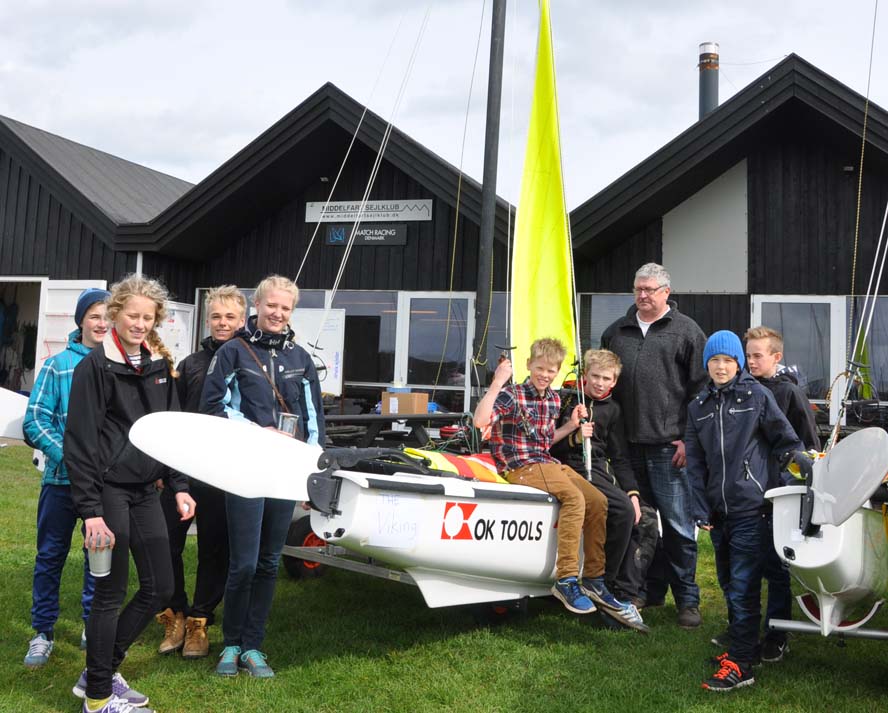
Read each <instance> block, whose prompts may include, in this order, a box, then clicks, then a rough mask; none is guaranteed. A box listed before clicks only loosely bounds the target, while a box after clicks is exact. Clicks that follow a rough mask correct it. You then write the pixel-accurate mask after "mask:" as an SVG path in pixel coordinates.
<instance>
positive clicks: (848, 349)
mask: <svg viewBox="0 0 888 713" xmlns="http://www.w3.org/2000/svg"><path fill="white" fill-rule="evenodd" d="M878 15H879V0H874V3H873V29H872V34H871V36H870V53H869V66H868V68H867V79H866V96H865V98H864V105H863V126H862V128H861V134H860V164H859V168H858V176H857V208H856V212H855V217H854V248H853V251H852V257H851V290H850V300H849V303H850V304H849V307H848V326H849V329H848V341H847V344H846V346H845V355H846V364H847V368H846V369H845V371H844V372H842V373H841V374H839V375H837V376H836V378H835V379H834V380H833V382H832V384H831V385H830V388H829V390H828V392H827V403H829V398H830V396H831V394H832V390H833V386H835V384H836V382H837V381H838V379H840V378H842V377H845V378H846V379H847V382H846V385H845V390H844V395H843V398H842V400H841V402H840V404H839V413H838V416H837V418H836V423H835V425H834V427H833V430H832V432H831V433H830V437H829V440H828V441H827V444H826V448H825V450H826V451H829V450H830V449H831V448H832V447H833V446H834V445H835V444H836V443H837V441H838V438H839V430H840V428H841V425H842V421H843V419H844V418H845V408H846V402H847V400H848V398H849V396H850V394H851V389H852V388H853V386H854V382H855V375H856V373H857V372H858V370H859V367H858V366H856V365H855V363H854V361H853V359H854V356H855V354H854V352H852V346H851V333H852V331H853V329H852V328H851V327H852V326H853V324H854V304H855V301H856V295H855V290H856V284H857V253H858V247H859V243H860V213H861V203H862V201H863V166H864V156H865V154H866V129H867V122H868V119H869V105H870V86H871V83H872V75H873V53H874V51H875V46H876V26H877V19H878ZM886 217H888V207H886ZM884 232H885V223H884V221H883V223H882V232H881V233H880V236H879V243H878V246H877V248H876V254H875V255H874V256H873V269H872V272H871V273H870V280H869V284H868V285H867V291H866V297H865V300H864V311H865V310H866V309H867V308H868V306H869V302H870V300H871V299H872V303H873V304H872V308H871V311H872V310H875V302H876V295H878V290H879V282H880V281H881V278H882V274H881V270H882V268H881V267H880V270H879V277H878V279H877V280H876V287H875V291H871V287H872V284H873V278H874V275H875V270H876V263H877V262H878V261H879V259H878V258H879V250H881V246H882V239H883V236H884ZM884 264H885V258H884V255H883V257H882V267H884ZM871 319H872V314H871V315H870V320H871ZM863 321H864V320H863V318H861V324H860V328H858V333H857V337H856V338H855V341H854V350H855V351H856V349H857V347H858V345H860V344H862V343H865V342H866V338H867V336H868V335H869V324H867V327H866V330H865V331H862V328H863ZM861 339H862V340H863V341H862V342H861Z"/></svg>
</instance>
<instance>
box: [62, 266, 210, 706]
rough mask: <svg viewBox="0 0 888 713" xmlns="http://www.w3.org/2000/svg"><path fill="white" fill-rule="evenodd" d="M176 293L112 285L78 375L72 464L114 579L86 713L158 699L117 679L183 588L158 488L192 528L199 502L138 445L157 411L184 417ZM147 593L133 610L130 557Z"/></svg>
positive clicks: (100, 598)
mask: <svg viewBox="0 0 888 713" xmlns="http://www.w3.org/2000/svg"><path fill="white" fill-rule="evenodd" d="M166 301H167V291H166V289H165V288H164V287H163V286H162V285H161V284H160V283H159V282H157V281H156V280H152V279H149V278H146V277H143V276H141V275H130V276H128V277H126V278H124V279H123V280H121V281H120V282H118V283H117V284H115V285H113V286H112V287H111V297H110V298H109V299H108V319H109V321H110V322H111V325H112V328H111V330H110V331H109V333H108V334H107V335H106V336H105V339H104V341H103V342H102V343H101V344H100V345H98V346H97V347H96V348H95V349H93V351H92V352H90V354H89V355H88V356H87V357H86V358H84V360H83V361H82V362H80V364H79V365H78V366H77V368H76V369H75V371H74V379H73V382H72V384H71V402H70V406H69V409H68V427H67V430H66V432H65V444H64V452H65V465H66V466H67V468H68V473H69V475H70V478H71V486H72V495H73V498H74V505H75V508H76V509H77V512H78V514H79V515H80V516H81V517H82V518H83V522H84V525H85V537H86V546H87V547H88V548H90V549H94V548H101V547H103V546H105V545H106V543H110V547H111V548H112V558H111V572H110V574H109V575H108V576H106V577H101V578H97V579H96V591H95V596H94V599H93V605H92V610H91V611H90V616H89V620H88V621H87V625H86V636H87V650H86V669H85V670H84V672H83V673H82V674H81V676H80V679H79V680H78V682H77V684H76V685H75V687H74V694H75V695H76V696H78V697H80V698H83V699H84V702H83V711H84V713H97V712H101V713H131V711H132V710H133V709H134V708H137V707H142V706H145V705H146V704H147V703H148V697H147V696H145V695H143V694H141V693H139V692H137V691H134V690H133V689H131V688H130V687H129V685H128V684H127V683H126V680H125V679H124V678H123V676H121V675H120V673H119V672H118V671H117V669H118V667H119V666H120V664H121V662H122V661H123V658H124V656H125V655H126V652H127V649H128V648H129V646H130V644H132V643H133V641H134V640H135V639H136V637H137V636H138V635H139V634H140V633H141V632H142V631H143V630H144V629H145V627H146V626H147V624H148V622H150V621H151V619H152V618H153V616H154V613H155V612H157V611H158V609H160V608H161V607H162V606H164V605H165V604H166V602H167V600H168V599H169V597H170V595H171V593H172V589H173V573H172V565H171V563H170V551H169V544H168V540H167V528H166V522H165V520H164V516H163V511H162V509H161V506H160V499H159V495H158V489H157V481H158V480H165V481H166V486H167V487H170V488H172V490H173V491H174V492H175V493H176V495H175V499H176V505H177V507H178V510H179V513H180V514H181V516H182V519H183V520H187V519H188V518H191V517H193V516H194V511H195V502H194V500H193V499H192V498H191V496H190V495H189V494H188V484H187V481H186V479H185V477H184V476H182V475H181V474H179V473H175V472H171V471H169V470H168V469H167V468H165V467H164V466H163V465H161V464H160V463H158V462H157V461H155V460H154V459H153V458H151V457H149V456H147V455H145V454H144V453H142V452H141V451H139V450H138V449H137V448H136V447H135V446H133V445H132V444H131V443H130V442H129V438H128V436H129V429H130V427H131V426H132V425H133V423H134V422H135V421H136V420H137V419H139V418H140V417H141V416H144V415H145V414H147V413H152V412H154V411H178V410H179V401H178V397H177V395H176V388H175V384H174V378H175V377H176V376H177V374H176V371H175V368H174V366H173V362H172V357H171V355H170V353H169V350H168V349H167V348H166V347H165V346H164V344H163V342H162V341H161V339H160V336H159V335H158V334H157V331H156V326H157V325H158V324H161V323H162V322H163V320H164V318H165V316H166ZM130 552H132V555H133V560H134V561H135V563H136V569H137V570H138V573H139V590H138V591H137V592H136V593H135V594H134V595H133V597H132V598H131V599H130V600H129V602H127V604H126V606H123V603H124V599H125V598H126V591H127V582H128V579H129V553H130Z"/></svg>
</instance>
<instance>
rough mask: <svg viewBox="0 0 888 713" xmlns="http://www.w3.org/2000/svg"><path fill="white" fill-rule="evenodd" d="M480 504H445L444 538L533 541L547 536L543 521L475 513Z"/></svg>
mask: <svg viewBox="0 0 888 713" xmlns="http://www.w3.org/2000/svg"><path fill="white" fill-rule="evenodd" d="M477 507H478V504H477V503H452V502H446V503H444V519H443V522H442V524H441V539H442V540H494V541H495V540H499V541H503V540H505V541H512V540H519V541H531V542H533V541H536V540H541V539H542V538H543V521H542V520H533V521H532V520H512V519H502V518H495V517H493V518H488V517H481V514H482V513H477V514H476V513H475V510H476V509H477ZM483 514H487V513H483Z"/></svg>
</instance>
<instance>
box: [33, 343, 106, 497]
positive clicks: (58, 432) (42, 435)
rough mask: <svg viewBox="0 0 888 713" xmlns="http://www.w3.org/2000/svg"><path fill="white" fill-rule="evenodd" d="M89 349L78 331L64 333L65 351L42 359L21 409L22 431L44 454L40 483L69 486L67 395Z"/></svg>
mask: <svg viewBox="0 0 888 713" xmlns="http://www.w3.org/2000/svg"><path fill="white" fill-rule="evenodd" d="M89 351H90V350H89V349H88V348H87V347H85V346H83V344H81V342H80V330H79V329H75V330H74V331H73V332H71V333H70V334H69V335H68V346H67V348H66V349H65V351H63V352H60V353H59V354H56V355H54V356H51V357H50V358H49V359H47V360H46V363H45V364H44V365H43V368H42V369H41V370H40V374H39V375H38V376H37V381H36V382H35V383H34V389H33V391H31V398H30V399H29V400H28V408H27V410H26V411H25V421H24V423H23V424H22V430H23V431H24V432H25V435H27V437H28V438H29V439H30V441H31V443H33V444H34V445H36V446H37V448H39V449H40V450H41V451H43V455H44V456H45V457H46V467H45V469H44V471H43V484H44V485H70V484H71V481H70V480H68V471H67V470H65V464H64V461H63V459H62V443H63V442H64V438H65V424H66V422H67V420H68V396H69V394H70V393H71V380H72V378H73V376H74V367H76V366H77V365H78V364H79V363H80V362H81V360H82V359H83V357H85V356H86V355H87V354H89Z"/></svg>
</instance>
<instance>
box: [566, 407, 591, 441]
mask: <svg viewBox="0 0 888 713" xmlns="http://www.w3.org/2000/svg"><path fill="white" fill-rule="evenodd" d="M588 417H589V411H588V410H587V409H586V407H585V406H584V405H583V404H577V405H576V406H574V410H573V412H572V413H571V414H570V422H571V423H572V424H573V425H574V428H580V426H581V425H583V419H584V418H588ZM585 425H589V426H591V425H592V424H591V423H590V424H585ZM587 435H589V436H591V435H592V432H591V431H590V432H589V433H588V434H587V433H585V432H584V433H583V436H587Z"/></svg>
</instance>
